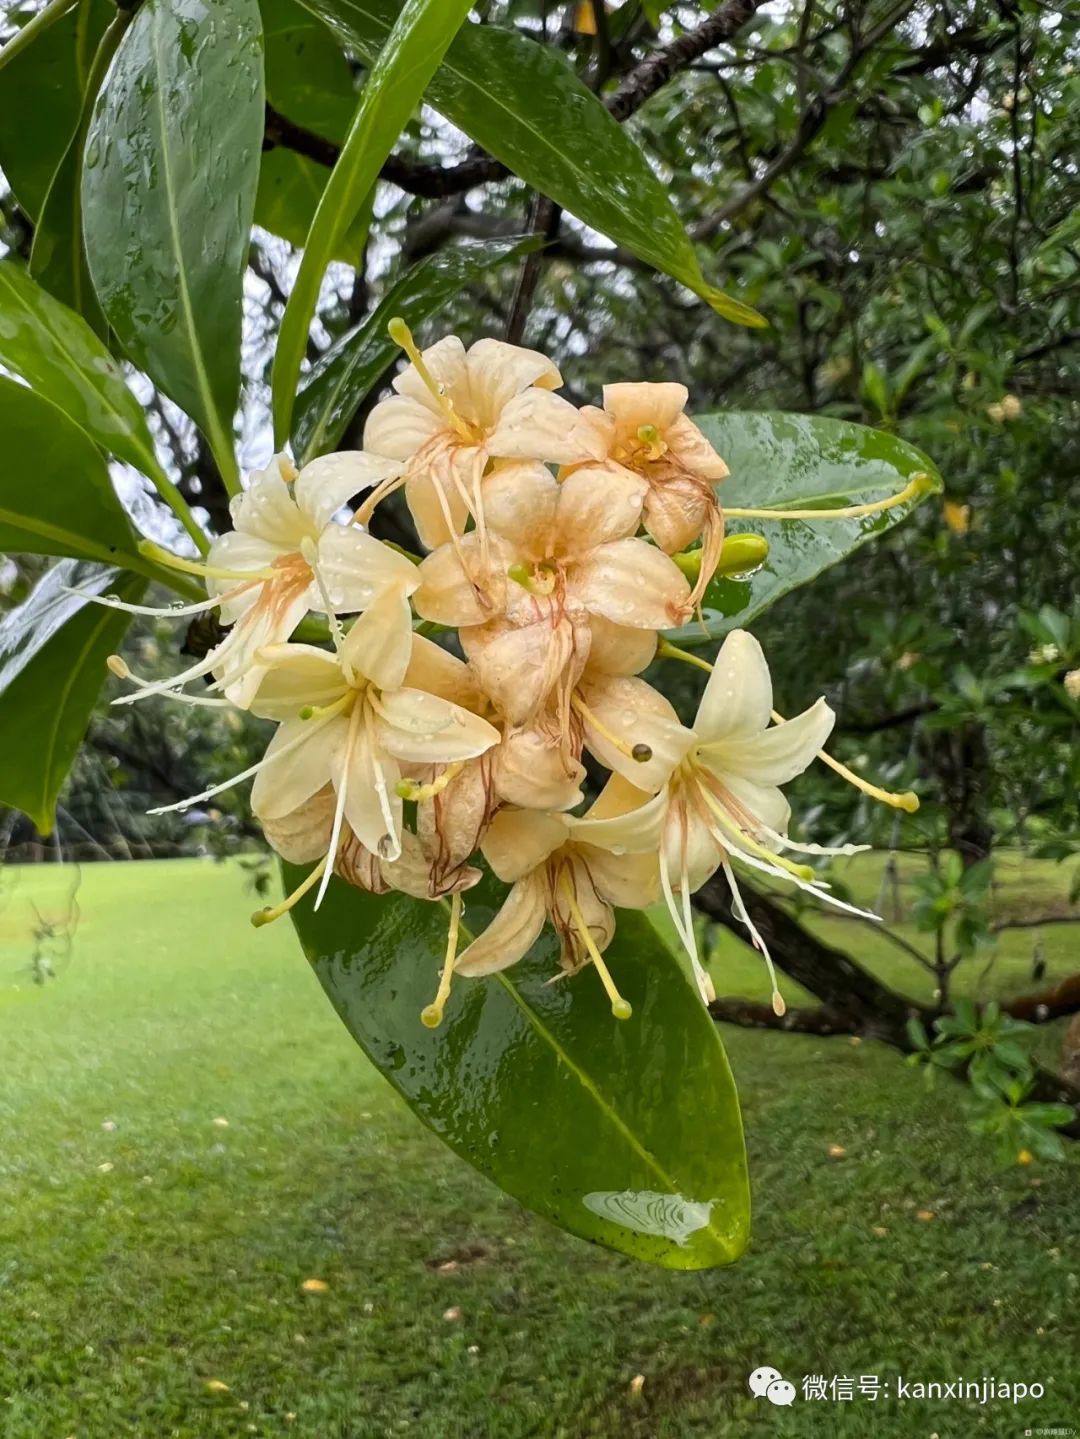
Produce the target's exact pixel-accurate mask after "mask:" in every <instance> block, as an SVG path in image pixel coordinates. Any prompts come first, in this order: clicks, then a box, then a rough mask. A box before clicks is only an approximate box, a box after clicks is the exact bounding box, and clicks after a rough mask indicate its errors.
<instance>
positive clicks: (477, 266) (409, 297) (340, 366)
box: [292, 235, 543, 464]
mask: <svg viewBox="0 0 1080 1439" xmlns="http://www.w3.org/2000/svg"><path fill="white" fill-rule="evenodd" d="M542 243H543V241H542V238H541V237H540V236H538V235H511V236H508V237H507V238H506V239H501V240H478V241H471V242H467V243H465V244H462V245H455V246H454V247H453V248H452V249H447V250H440V251H439V252H438V253H437V254H435V255H429V256H428V257H427V258H426V259H423V260H421V261H420V263H419V264H418V265H414V266H413V268H412V269H411V270H409V271H408V272H407V273H406V274H404V275H403V276H402V277H401V279H400V280H399V281H398V282H397V284H396V285H394V286H393V287H392V288H391V289H390V290H389V291H388V292H387V294H386V298H385V299H384V300H383V301H382V303H381V304H380V305H379V306H378V307H377V308H376V309H375V310H373V311H372V313H371V314H370V315H369V316H368V317H367V319H366V320H364V321H362V322H361V323H360V324H359V325H357V326H356V328H355V329H353V330H350V331H349V333H348V334H347V335H343V336H342V337H341V339H340V340H338V341H337V343H336V344H334V345H332V346H331V348H330V349H329V350H327V351H326V353H325V354H323V355H321V356H320V357H319V359H318V361H317V362H316V364H315V366H314V368H313V370H312V372H311V376H310V378H309V379H308V381H307V384H305V385H304V387H303V388H302V389H301V391H300V393H299V395H297V397H296V419H295V423H294V425H293V436H292V438H293V448H294V451H295V453H296V455H297V457H298V460H299V463H300V464H307V462H308V461H309V460H313V459H314V458H315V456H316V455H322V454H325V453H326V452H327V450H332V449H334V448H335V446H336V445H337V444H338V442H339V440H340V439H341V437H342V435H343V434H344V432H345V429H346V427H347V426H348V424H349V421H350V420H351V419H352V417H353V415H354V414H355V413H356V410H357V407H358V406H359V404H360V402H361V400H363V399H364V397H365V396H366V395H367V393H368V391H369V390H370V389H371V387H372V385H374V384H375V382H376V381H377V380H378V378H379V376H380V375H381V374H383V372H384V371H385V370H386V368H387V366H388V365H390V364H392V363H393V361H394V359H395V358H396V357H397V356H398V355H399V354H400V353H401V351H400V350H399V348H398V346H397V345H396V344H395V343H394V341H393V340H391V338H390V336H389V334H388V333H387V329H386V327H387V324H388V323H389V321H390V320H392V319H393V318H394V316H395V315H403V316H404V317H405V319H406V320H407V321H408V323H409V324H410V325H419V324H420V322H421V321H423V320H426V319H427V318H428V317H429V316H430V315H433V314H435V313H436V311H437V310H438V309H439V308H440V307H441V306H442V305H443V304H444V302H445V301H446V300H448V299H449V298H450V296H451V295H454V294H457V293H459V292H460V291H461V290H462V289H463V288H464V287H465V286H466V285H467V284H469V282H470V281H472V280H474V279H475V278H476V276H477V275H479V274H480V273H481V272H482V271H484V270H486V269H488V268H489V267H490V266H492V265H497V264H499V263H500V262H501V261H503V260H507V259H511V258H514V257H516V256H518V255H523V254H525V253H526V252H527V251H528V250H531V249H535V248H536V247H537V246H539V245H541V244H542Z"/></svg>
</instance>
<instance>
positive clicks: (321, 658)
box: [251, 644, 349, 720]
mask: <svg viewBox="0 0 1080 1439" xmlns="http://www.w3.org/2000/svg"><path fill="white" fill-rule="evenodd" d="M259 658H260V662H261V663H262V664H263V665H264V666H265V673H264V674H263V677H262V680H261V681H260V683H259V688H258V689H257V690H256V692H255V697H254V699H253V700H252V702H251V713H252V714H255V715H258V716H259V717H260V718H261V719H272V720H288V719H295V718H296V717H297V715H298V714H299V712H300V710H301V709H303V708H304V707H305V706H306V705H314V706H318V707H320V708H321V707H323V706H324V705H330V704H333V703H334V701H335V700H339V699H340V698H341V697H342V695H344V694H345V692H346V691H347V689H348V687H349V686H348V683H347V681H346V679H345V676H344V675H343V674H342V673H341V666H340V665H339V664H338V661H337V657H336V655H333V654H331V653H330V652H329V651H328V650H321V649H318V648H317V647H316V646H315V645H294V644H277V645H267V646H264V648H263V649H262V650H260V652H259Z"/></svg>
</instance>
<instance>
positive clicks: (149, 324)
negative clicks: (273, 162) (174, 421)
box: [83, 0, 264, 485]
mask: <svg viewBox="0 0 1080 1439" xmlns="http://www.w3.org/2000/svg"><path fill="white" fill-rule="evenodd" d="M263 121H264V100H263V63H262V33H261V20H260V17H259V9H258V6H257V4H256V3H255V0H146V3H145V4H144V5H143V6H142V7H141V8H140V10H139V11H138V13H137V14H136V16H135V19H134V22H133V23H132V25H131V28H130V30H129V31H128V33H127V34H126V35H125V37H124V42H123V44H122V45H121V47H120V51H119V53H118V55H117V57H116V62H115V64H114V66H113V69H112V72H111V73H110V75H109V79H108V82H107V84H106V85H105V88H104V90H103V92H102V94H101V97H100V98H99V101H98V104H97V107H96V109H95V111H94V117H93V120H92V123H91V127H90V134H89V136H88V138H87V145H86V165H85V170H84V174H83V209H84V225H85V231H86V243H87V251H88V253H89V257H90V271H91V274H92V276H93V280H94V285H95V287H96V289H97V293H98V297H99V299H100V300H101V303H102V305H103V307H104V309H105V314H106V316H107V317H108V320H109V323H110V324H111V325H112V327H113V329H114V330H115V331H116V334H117V335H118V336H119V338H120V341H121V343H122V344H123V345H124V347H125V349H126V350H127V351H128V353H129V354H130V355H131V357H132V359H133V360H134V361H135V363H136V364H137V365H138V366H139V367H140V368H141V369H143V370H145V371H146V373H147V374H148V375H149V376H150V378H151V379H152V380H153V381H154V383H155V384H156V385H158V387H159V388H160V389H162V390H163V391H164V392H165V393H166V394H167V395H168V396H169V397H170V398H171V399H173V400H175V401H176V403H177V404H178V405H180V406H182V407H183V408H184V409H185V410H187V412H188V413H189V414H190V415H191V416H192V418H193V419H194V420H195V422H196V423H197V424H198V425H199V426H200V428H201V429H202V430H203V432H204V433H205V435H206V437H207V439H208V441H209V442H210V445H211V448H212V450H213V452H214V456H215V458H216V460H217V462H218V465H219V467H220V468H221V471H222V473H223V475H224V476H225V479H226V482H227V483H230V484H233V485H234V484H235V483H236V459H235V456H234V454H233V446H232V421H233V413H234V411H235V409H236V404H237V400H238V396H239V391H240V324H241V302H242V295H243V280H244V268H245V265H246V261H247V252H248V237H249V232H250V229H251V222H252V216H253V214H254V209H255V191H256V187H257V185H258V177H259V153H260V145H261V142H262V132H263Z"/></svg>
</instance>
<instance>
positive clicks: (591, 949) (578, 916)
mask: <svg viewBox="0 0 1080 1439" xmlns="http://www.w3.org/2000/svg"><path fill="white" fill-rule="evenodd" d="M559 887H560V888H561V889H562V892H563V895H564V896H565V898H566V903H567V905H568V906H569V908H570V914H571V917H572V918H573V921H574V926H575V928H576V929H577V932H578V934H579V935H580V937H581V942H582V944H584V946H585V948H586V950H587V951H588V954H589V958H590V959H591V960H592V962H593V964H594V965H595V967H596V971H597V973H598V974H599V976H600V981H601V983H602V984H603V986H604V988H605V990H607V997H608V999H610V1000H611V1012H612V1014H613V1015H614V1016H615V1018H616V1019H629V1018H630V1016H631V1015H632V1014H633V1012H634V1011H633V1009H631V1007H630V1004H629V1002H628V1001H627V1000H625V999H623V997H622V995H621V994H620V993H619V991H618V990H617V989H616V988H615V981H614V980H613V979H612V977H611V971H610V970H609V969H608V967H607V965H606V964H605V963H604V956H603V955H602V954H601V953H600V951H599V950H598V949H597V947H596V941H595V940H594V939H593V937H592V931H591V930H590V929H589V926H588V924H587V923H586V922H585V916H584V915H583V914H582V912H581V910H580V908H579V906H578V902H577V900H576V899H575V898H574V887H573V885H572V884H571V882H570V879H569V877H568V876H567V874H566V872H565V871H564V872H563V873H562V874H561V875H560V876H559Z"/></svg>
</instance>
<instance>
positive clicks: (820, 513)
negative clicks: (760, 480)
mask: <svg viewBox="0 0 1080 1439" xmlns="http://www.w3.org/2000/svg"><path fill="white" fill-rule="evenodd" d="M933 489H934V482H933V480H932V479H931V478H930V476H929V475H927V474H925V473H923V472H922V471H921V470H920V471H919V473H918V474H917V475H914V476H913V477H912V479H911V480H910V481H909V482H908V484H906V485H905V486H904V488H903V489H902V490H900V491H899V492H898V493H897V494H895V495H889V496H887V497H886V498H885V499H883V500H871V501H870V503H869V504H866V505H845V506H844V507H843V508H842V509H839V510H824V509H821V510H738V509H735V510H732V509H725V511H724V513H725V514H726V516H727V518H728V519H729V520H856V519H860V518H861V517H862V516H863V515H879V514H881V513H882V511H884V510H891V509H893V508H894V507H895V506H896V505H902V504H905V503H906V502H907V501H908V500H911V499H914V498H915V496H916V495H924V494H927V493H928V492H929V491H930V490H933Z"/></svg>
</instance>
